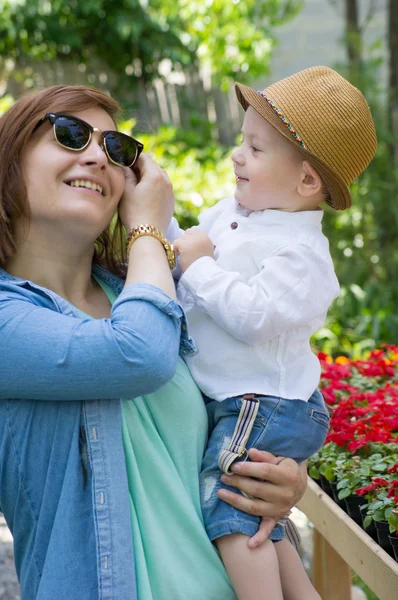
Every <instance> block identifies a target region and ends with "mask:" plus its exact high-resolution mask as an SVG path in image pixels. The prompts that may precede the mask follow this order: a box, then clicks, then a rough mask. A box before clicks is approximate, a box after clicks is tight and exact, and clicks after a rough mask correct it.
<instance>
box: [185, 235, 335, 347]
mask: <svg viewBox="0 0 398 600" xmlns="http://www.w3.org/2000/svg"><path fill="white" fill-rule="evenodd" d="M191 258H193V259H194V260H193V261H192V262H190V260H191V259H190V260H188V262H189V263H190V264H189V266H188V267H185V268H186V270H185V272H184V274H183V276H182V277H181V280H180V282H181V284H182V285H183V286H184V287H185V288H186V289H187V290H188V291H189V292H190V294H191V295H192V296H193V298H194V300H195V302H196V304H197V305H198V306H199V307H200V308H201V309H202V310H204V311H205V312H206V313H207V314H208V315H209V316H210V317H211V318H212V319H213V320H214V321H215V322H216V323H217V324H218V325H219V326H220V327H222V328H223V329H224V330H226V331H227V332H228V333H229V334H230V335H232V336H233V337H235V338H237V339H239V340H241V341H243V342H246V343H247V344H250V345H256V344H264V343H266V342H267V341H268V340H270V339H272V338H274V337H276V336H278V335H281V334H282V333H284V332H285V331H287V330H289V329H292V328H296V327H300V326H304V325H306V324H308V323H309V322H310V321H311V320H312V319H314V318H315V317H317V316H319V315H323V314H324V313H326V311H327V309H328V307H329V306H330V304H331V302H332V301H333V299H334V298H336V297H337V296H338V293H339V286H338V282H337V279H336V276H335V274H334V272H333V270H332V269H331V267H330V266H329V265H328V264H327V263H326V262H325V261H324V260H323V259H321V258H320V257H319V255H318V254H317V253H315V252H314V251H313V250H312V249H311V248H310V247H309V246H307V245H304V244H288V245H285V246H282V247H280V248H279V249H278V250H277V251H276V252H274V253H273V254H272V255H271V256H269V257H267V258H266V259H265V260H264V261H262V263H261V264H260V265H259V269H260V270H259V273H258V274H257V275H255V276H254V277H252V278H251V279H250V280H249V281H248V282H246V281H244V278H243V277H242V275H241V274H240V273H238V272H234V271H225V270H224V269H222V268H220V267H219V265H217V263H216V262H215V260H214V259H213V258H211V257H210V256H209V255H207V256H203V255H201V257H200V258H199V257H198V256H196V258H195V256H191ZM183 259H184V252H182V254H181V264H182V265H183V270H184V263H183Z"/></svg>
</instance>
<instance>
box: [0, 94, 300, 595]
mask: <svg viewBox="0 0 398 600" xmlns="http://www.w3.org/2000/svg"><path fill="white" fill-rule="evenodd" d="M117 110H118V105H117V103H116V102H115V101H114V100H112V99H111V98H109V97H108V96H106V95H105V94H103V93H101V92H99V91H97V90H93V89H90V88H84V87H72V86H70V87H66V86H56V87H53V88H49V89H47V90H44V91H42V92H39V93H37V94H34V95H31V96H29V97H25V98H22V99H21V100H20V101H19V102H17V103H16V104H15V105H14V106H13V107H12V108H11V109H10V110H9V111H8V112H7V113H6V114H5V115H4V116H3V117H2V118H1V119H0V153H1V154H0V267H2V268H1V269H0V335H1V342H2V343H1V347H0V506H1V509H2V511H3V512H4V515H5V517H6V520H7V523H8V525H9V527H10V529H11V531H12V533H13V536H14V544H15V562H16V568H17V573H18V576H19V579H20V583H21V593H22V598H23V600H30V599H37V600H54V599H55V598H56V599H57V600H66V599H68V600H70V599H72V598H73V599H77V598H78V599H79V600H97V599H102V600H105V599H108V598H109V599H113V600H130V599H131V600H134V599H135V598H137V597H138V599H139V600H151V599H152V598H157V599H159V598H165V599H166V598H167V599H172V600H180V599H182V598H189V599H190V600H195V599H196V598H198V599H199V598H201V599H205V600H211V599H213V598H223V600H228V599H229V598H231V599H232V598H234V594H233V591H232V588H231V586H230V584H229V581H228V579H227V577H226V574H225V572H224V569H223V567H222V564H221V562H220V561H219V559H218V557H217V555H216V554H215V551H214V549H213V547H212V546H211V544H210V543H209V542H208V540H207V536H206V534H205V531H204V529H203V526H202V520H201V514H200V507H199V492H198V472H199V468H200V462H201V458H202V453H203V449H204V445H205V442H206V427H207V424H206V415H205V410H204V407H203V404H202V401H201V397H200V394H199V392H198V390H197V388H196V386H195V385H194V384H193V382H192V379H191V378H190V376H189V373H188V371H187V369H186V368H185V365H184V363H183V362H182V361H181V359H178V349H179V347H180V353H182V354H186V353H189V352H192V350H193V347H194V346H193V343H192V340H190V338H189V336H188V335H187V331H186V326H185V321H184V316H183V313H182V311H181V309H180V307H179V306H178V304H177V303H176V302H175V290H174V283H173V279H172V276H171V271H170V264H169V262H171V260H170V256H168V255H167V253H166V252H165V248H167V242H165V240H164V239H163V237H162V232H165V231H166V229H167V226H168V223H169V222H170V219H171V216H172V212H173V205H174V197H173V191H172V186H171V184H170V181H169V179H168V178H167V175H166V174H165V173H164V172H163V171H162V170H161V169H160V168H159V167H158V166H157V165H156V164H155V163H154V162H153V161H152V159H151V158H150V157H149V156H145V155H142V156H139V155H140V152H141V150H142V146H141V145H140V143H139V142H137V141H136V140H133V139H132V138H129V137H128V136H123V135H120V134H118V133H117V132H115V131H114V130H115V117H116V114H117ZM131 167H134V169H135V170H134V171H133V170H132V168H131ZM135 173H139V181H138V182H137V177H136V175H135ZM116 212H117V214H118V216H117V220H116V221H114V222H112V226H111V221H112V219H113V216H114V215H115V213H116ZM146 224H149V225H150V226H151V227H150V228H146V230H145V232H144V233H145V235H141V233H143V231H142V230H141V229H139V227H140V226H142V225H146ZM123 228H125V230H126V231H127V232H128V233H130V235H129V238H128V239H129V244H128V252H127V256H126V255H125V253H124V252H122V253H121V255H120V256H119V255H118V254H117V252H116V248H117V247H118V245H119V242H120V240H121V239H122V231H123ZM126 259H127V260H128V265H127V268H126V267H124V265H125V263H126ZM118 276H122V277H123V279H120V278H119V277H118ZM132 398H134V400H131V399H132ZM121 399H125V400H121ZM251 458H252V459H253V460H256V461H257V462H253V463H247V464H245V465H241V467H240V468H241V475H235V476H234V478H235V483H234V485H235V486H236V487H239V489H241V490H243V491H245V492H248V493H249V494H252V495H254V496H255V497H256V498H258V499H257V500H250V499H248V498H244V497H243V496H241V495H235V494H231V493H229V494H227V495H226V496H224V499H225V500H226V501H228V502H230V503H231V504H233V505H235V506H237V507H240V508H241V509H242V510H246V511H247V512H253V513H255V514H258V515H260V516H264V517H266V518H271V519H272V518H278V517H279V516H281V515H282V514H284V513H285V512H286V510H287V509H288V508H289V507H290V506H291V505H293V504H294V502H295V501H296V500H297V499H298V498H299V497H300V495H301V493H302V492H303V488H304V486H305V484H304V477H303V476H302V472H300V471H299V469H298V468H297V467H296V466H295V465H294V464H292V463H290V462H289V461H284V462H283V463H281V464H280V465H279V466H276V464H271V463H272V462H276V461H274V460H273V459H272V457H270V456H267V455H265V454H261V453H254V454H252V455H251ZM247 476H249V477H247ZM250 476H252V477H256V479H252V478H251V477H250ZM258 479H263V480H264V479H268V482H264V481H263V482H261V481H258Z"/></svg>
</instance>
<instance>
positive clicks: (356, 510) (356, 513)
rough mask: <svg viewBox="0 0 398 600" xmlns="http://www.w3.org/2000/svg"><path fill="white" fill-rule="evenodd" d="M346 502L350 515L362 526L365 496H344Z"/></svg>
mask: <svg viewBox="0 0 398 600" xmlns="http://www.w3.org/2000/svg"><path fill="white" fill-rule="evenodd" d="M344 502H345V505H346V509H347V513H348V515H349V516H350V517H351V519H353V520H354V521H355V523H358V525H360V526H361V527H362V511H361V509H360V507H361V506H362V505H363V504H366V500H365V498H362V496H348V497H347V498H344Z"/></svg>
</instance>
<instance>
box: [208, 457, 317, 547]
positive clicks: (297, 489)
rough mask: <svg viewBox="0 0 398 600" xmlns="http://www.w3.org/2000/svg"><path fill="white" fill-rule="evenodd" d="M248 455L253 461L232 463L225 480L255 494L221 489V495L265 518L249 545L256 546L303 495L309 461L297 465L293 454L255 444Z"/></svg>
mask: <svg viewBox="0 0 398 600" xmlns="http://www.w3.org/2000/svg"><path fill="white" fill-rule="evenodd" d="M249 458H250V461H246V462H238V463H235V464H234V465H233V466H232V467H231V471H233V472H234V475H223V476H222V481H223V482H224V483H227V484H228V485H229V486H232V487H236V488H238V489H239V490H241V491H242V492H246V493H247V494H249V495H250V496H254V498H246V497H245V496H242V495H240V494H235V493H233V492H230V491H228V490H225V489H221V490H219V492H218V495H219V497H220V498H221V499H222V500H224V501H225V502H227V503H228V504H231V505H232V506H234V507H235V508H238V509H239V510H242V511H243V512H246V513H249V514H251V515H257V516H259V517H262V518H263V520H262V523H261V526H260V529H259V531H258V532H257V533H256V535H255V536H253V537H252V538H251V539H250V541H249V547H250V548H255V547H257V546H259V545H261V544H262V543H263V542H264V541H265V540H266V539H267V537H268V535H269V534H270V532H271V530H272V529H273V527H274V525H275V523H277V521H279V519H281V518H282V517H284V516H285V515H286V514H287V513H288V512H289V511H290V509H291V508H292V507H293V506H294V505H295V504H296V503H297V502H298V501H299V500H300V498H301V497H302V496H303V494H304V492H305V490H306V487H307V467H306V463H301V464H300V465H298V464H297V463H296V461H294V460H293V459H291V458H284V459H281V458H277V457H275V456H274V455H273V454H271V453H270V452H262V451H260V450H256V449H254V448H252V449H251V450H249ZM259 480H260V481H259Z"/></svg>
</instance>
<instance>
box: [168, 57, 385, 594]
mask: <svg viewBox="0 0 398 600" xmlns="http://www.w3.org/2000/svg"><path fill="white" fill-rule="evenodd" d="M236 94H237V97H238V100H239V102H240V104H241V105H242V107H243V108H244V110H245V111H246V113H245V118H244V122H243V128H242V132H243V141H242V144H241V146H240V147H239V148H237V149H235V150H234V152H233V154H232V161H233V164H234V171H235V176H236V190H235V195H234V196H235V197H234V198H227V199H226V200H223V201H221V202H219V203H218V204H217V205H216V206H214V207H213V208H211V209H209V210H206V211H205V212H204V213H202V215H201V217H200V219H199V222H200V225H199V227H198V228H193V229H190V230H188V231H187V232H185V233H184V234H183V235H182V236H181V237H180V238H179V239H177V240H176V241H175V242H174V249H175V250H176V252H177V253H178V254H179V257H180V266H181V269H182V272H183V275H182V277H181V279H180V283H179V298H180V301H181V302H182V304H183V307H184V308H185V311H186V314H187V318H188V323H189V327H190V332H191V335H192V336H193V338H194V339H195V341H196V343H197V346H198V354H197V355H196V356H195V357H193V358H190V359H188V360H187V363H188V366H189V368H190V370H191V373H192V375H193V377H194V378H195V380H196V382H197V384H198V385H199V387H200V388H201V390H202V392H203V393H204V395H205V401H206V404H207V409H208V414H209V422H210V437H209V443H208V448H207V452H206V454H205V457H204V461H203V470H202V473H201V496H202V509H203V515H204V520H205V525H206V529H207V532H208V535H209V537H210V539H211V540H214V542H215V544H216V546H217V548H218V550H219V551H220V553H221V557H222V559H223V561H224V564H225V566H226V568H227V571H228V573H229V576H230V578H231V581H232V584H233V585H234V588H235V591H236V594H237V596H238V598H239V600H252V599H253V600H254V599H255V600H261V599H264V600H265V599H267V600H282V599H284V600H313V599H315V598H316V599H319V596H318V594H317V593H316V592H315V590H314V589H313V588H312V586H311V584H310V582H309V580H308V578H307V577H306V575H305V572H304V569H303V567H302V565H301V562H300V560H299V559H298V556H297V555H296V553H295V552H294V550H293V548H292V546H291V545H290V544H289V543H288V542H287V541H286V540H283V537H284V524H283V522H280V523H278V524H277V525H276V526H275V528H274V529H273V531H272V532H271V535H270V536H269V540H267V541H266V542H265V543H264V544H263V545H262V546H261V547H259V548H257V549H255V550H250V549H249V548H248V546H247V539H248V537H247V536H252V535H254V534H255V532H256V531H257V529H258V525H259V519H258V518H257V517H251V516H250V515H247V514H244V513H242V512H240V511H239V510H236V509H234V508H232V507H231V506H229V505H226V503H224V502H222V501H221V500H220V499H219V498H218V495H217V492H218V490H219V489H220V487H224V488H227V489H228V485H227V484H228V483H231V481H232V479H231V478H232V475H230V474H229V473H230V471H229V469H230V466H231V465H232V463H233V462H235V461H236V460H244V459H245V458H247V449H249V448H253V447H254V448H258V449H261V450H269V451H270V452H273V453H274V454H275V455H277V456H280V457H291V458H294V459H295V460H296V461H298V462H301V461H304V460H306V459H307V458H308V457H309V456H311V455H312V454H313V453H315V452H316V451H317V450H318V449H319V448H320V447H321V446H322V444H323V442H324V440H325V437H326V433H327V430H328V425H329V416H328V411H327V409H326V408H325V405H324V402H323V398H322V395H321V393H320V392H319V391H318V390H317V389H316V388H317V385H318V382H319V376H320V366H319V362H318V360H317V358H316V356H315V355H314V354H313V353H312V352H311V349H310V337H311V335H312V334H313V333H314V332H315V331H316V330H317V329H319V327H321V326H322V325H323V323H324V320H325V317H326V313H327V309H328V307H329V306H330V304H331V302H332V301H333V299H334V298H336V297H337V296H338V294H339V285H338V281H337V278H336V275H335V273H334V269H333V263H332V259H331V256H330V254H329V246H328V241H327V239H326V238H325V236H324V235H323V233H322V229H321V221H322V215H323V212H322V210H321V209H320V208H319V205H320V204H321V203H322V202H323V201H326V202H327V203H328V204H329V205H330V206H332V207H333V208H335V209H337V210H342V209H346V208H349V206H350V205H351V198H350V192H349V190H348V187H347V186H348V185H349V184H350V183H351V182H352V181H353V179H355V178H356V177H357V176H358V175H359V174H360V173H361V172H362V171H363V170H364V169H365V168H366V166H367V165H368V164H369V162H370V161H371V159H372V157H373V155H374V153H375V150H376V146H377V141H376V134H375V129H374V125H373V121H372V117H371V114H370V111H369V108H368V106H367V103H366V100H365V98H364V97H363V96H362V94H361V92H360V91H359V90H357V89H356V88H354V87H353V86H352V85H351V84H350V83H349V82H348V81H346V80H345V79H344V78H343V77H341V76H340V75H339V74H338V73H336V72H335V71H333V70H332V69H329V68H327V67H311V68H309V69H305V70H304V71H301V72H299V73H296V74H295V75H292V76H291V77H288V78H286V79H283V80H282V81H279V82H277V83H275V84H273V85H271V86H269V87H268V88H267V89H265V90H264V91H263V92H256V91H254V90H252V89H250V88H248V87H246V86H244V85H241V84H236ZM223 472H224V473H227V475H224V476H222V474H223ZM221 479H222V480H221ZM223 482H224V483H223ZM230 489H231V488H230Z"/></svg>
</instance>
